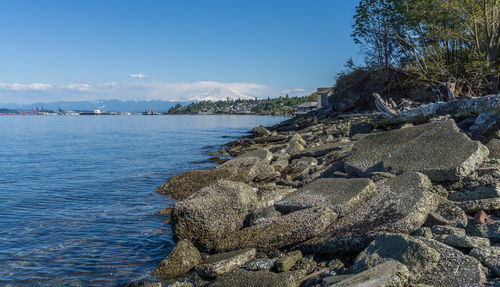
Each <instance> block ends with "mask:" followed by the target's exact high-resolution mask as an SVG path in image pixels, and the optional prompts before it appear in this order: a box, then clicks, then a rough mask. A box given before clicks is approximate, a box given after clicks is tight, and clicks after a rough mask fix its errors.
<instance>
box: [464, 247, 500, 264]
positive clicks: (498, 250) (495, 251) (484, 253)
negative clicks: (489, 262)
mask: <svg viewBox="0 0 500 287" xmlns="http://www.w3.org/2000/svg"><path fill="white" fill-rule="evenodd" d="M469 255H470V256H472V257H474V258H477V259H478V260H479V261H484V260H486V258H488V257H500V246H488V247H476V248H474V249H472V250H471V251H470V253H469Z"/></svg>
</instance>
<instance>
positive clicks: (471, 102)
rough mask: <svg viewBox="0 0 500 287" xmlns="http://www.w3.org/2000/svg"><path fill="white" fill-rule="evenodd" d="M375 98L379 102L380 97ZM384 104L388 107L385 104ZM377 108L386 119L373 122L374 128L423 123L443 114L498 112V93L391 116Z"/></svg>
mask: <svg viewBox="0 0 500 287" xmlns="http://www.w3.org/2000/svg"><path fill="white" fill-rule="evenodd" d="M375 98H376V100H377V101H379V103H380V99H379V98H377V97H375ZM381 103H382V104H385V103H384V102H381ZM385 105H386V106H387V107H388V105H387V104H385ZM379 110H380V111H381V112H382V113H383V114H384V115H386V116H387V119H383V120H379V121H376V122H374V127H375V128H378V127H383V126H387V125H398V124H402V123H425V122H427V121H428V120H429V119H431V118H433V117H438V116H445V115H451V116H452V117H453V118H455V119H463V118H468V117H475V116H478V115H479V114H482V113H486V112H495V113H500V94H497V95H489V96H485V97H476V98H467V99H459V100H456V101H454V102H447V103H445V102H440V103H434V104H429V105H424V106H420V107H417V108H414V109H411V110H407V111H403V112H400V113H398V114H395V115H392V116H391V115H389V114H388V113H387V112H386V111H385V108H382V109H379Z"/></svg>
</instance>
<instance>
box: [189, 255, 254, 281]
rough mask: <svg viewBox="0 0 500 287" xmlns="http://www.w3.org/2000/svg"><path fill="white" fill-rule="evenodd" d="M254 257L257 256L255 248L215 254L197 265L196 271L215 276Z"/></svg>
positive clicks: (203, 274)
mask: <svg viewBox="0 0 500 287" xmlns="http://www.w3.org/2000/svg"><path fill="white" fill-rule="evenodd" d="M253 258H255V249H253V248H249V249H242V250H236V251H231V252H226V253H219V254H214V255H210V256H209V257H208V258H207V259H205V260H204V261H203V263H201V264H200V265H198V266H196V272H198V274H200V276H202V277H204V278H215V277H218V276H220V275H222V274H224V273H227V272H229V271H231V270H232V269H235V268H238V267H240V266H242V265H244V264H245V263H247V262H248V261H250V260H252V259H253Z"/></svg>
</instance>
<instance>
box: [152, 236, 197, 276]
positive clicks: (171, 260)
mask: <svg viewBox="0 0 500 287" xmlns="http://www.w3.org/2000/svg"><path fill="white" fill-rule="evenodd" d="M201 260H202V258H201V254H200V252H199V251H198V249H196V247H194V245H193V244H192V243H191V242H189V240H181V241H179V242H178V243H177V245H176V246H175V247H174V248H173V249H172V251H171V252H170V254H169V256H168V257H167V258H165V259H163V261H162V262H161V263H160V264H159V265H158V266H157V267H156V268H155V270H154V271H153V274H154V275H156V276H158V277H162V278H175V277H180V276H183V275H186V274H187V273H188V272H189V271H190V270H191V269H192V268H193V267H195V266H196V265H198V263H200V262H201Z"/></svg>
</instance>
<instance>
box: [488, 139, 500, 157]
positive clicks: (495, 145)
mask: <svg viewBox="0 0 500 287" xmlns="http://www.w3.org/2000/svg"><path fill="white" fill-rule="evenodd" d="M486 147H487V148H488V150H489V151H490V155H489V157H490V158H495V159H500V140H498V139H491V140H490V141H489V142H488V143H487V144H486Z"/></svg>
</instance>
